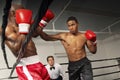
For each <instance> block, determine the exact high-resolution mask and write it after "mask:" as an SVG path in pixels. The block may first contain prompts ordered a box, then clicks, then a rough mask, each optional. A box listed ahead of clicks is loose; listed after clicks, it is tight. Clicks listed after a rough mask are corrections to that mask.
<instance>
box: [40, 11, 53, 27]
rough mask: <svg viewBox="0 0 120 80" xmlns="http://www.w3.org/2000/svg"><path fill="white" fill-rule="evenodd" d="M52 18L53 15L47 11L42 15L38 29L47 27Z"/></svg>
mask: <svg viewBox="0 0 120 80" xmlns="http://www.w3.org/2000/svg"><path fill="white" fill-rule="evenodd" d="M53 18H54V13H53V12H52V11H51V10H50V9H48V10H47V12H46V14H45V15H44V17H43V18H42V20H41V21H40V23H39V26H40V27H42V28H43V27H45V26H46V25H47V23H48V22H49V21H50V20H52V19H53Z"/></svg>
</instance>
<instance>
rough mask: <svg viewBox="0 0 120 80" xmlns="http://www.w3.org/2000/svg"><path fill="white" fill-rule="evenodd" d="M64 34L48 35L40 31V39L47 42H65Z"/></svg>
mask: <svg viewBox="0 0 120 80" xmlns="http://www.w3.org/2000/svg"><path fill="white" fill-rule="evenodd" d="M62 34H64V33H58V34H55V35H48V34H47V33H45V32H43V31H42V30H41V31H40V37H41V38H42V39H44V40H46V41H57V40H63V39H62Z"/></svg>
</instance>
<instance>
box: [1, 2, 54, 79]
mask: <svg viewBox="0 0 120 80" xmlns="http://www.w3.org/2000/svg"><path fill="white" fill-rule="evenodd" d="M48 13H49V14H48ZM53 17H54V14H53V13H52V12H50V11H47V13H46V14H45V16H44V17H43V18H42V20H43V21H44V20H45V19H48V21H50V20H51V19H52V18H53ZM31 19H32V11H31V10H28V9H24V8H23V7H22V6H21V5H17V4H12V6H11V9H10V12H9V17H8V24H7V27H6V30H5V37H6V40H5V44H6V45H7V46H8V47H9V49H10V50H11V51H12V53H13V54H14V55H15V57H17V56H18V53H19V51H20V48H21V44H22V43H23V41H24V40H25V37H26V34H28V33H29V28H30V25H31ZM43 21H41V22H40V24H45V23H44V22H43ZM36 30H37V29H36ZM1 33H2V30H1V28H0V34H1ZM36 36H38V34H36V33H34V34H33V37H36ZM23 54H24V55H23V57H22V59H21V60H20V63H19V64H18V65H17V67H16V72H17V75H18V79H19V80H49V79H50V77H49V75H48V72H47V70H46V68H45V67H44V65H43V64H42V63H41V62H40V61H39V57H38V55H37V51H36V47H35V44H34V42H33V40H32V38H31V40H30V41H29V43H28V45H27V47H26V48H25V51H24V53H23Z"/></svg>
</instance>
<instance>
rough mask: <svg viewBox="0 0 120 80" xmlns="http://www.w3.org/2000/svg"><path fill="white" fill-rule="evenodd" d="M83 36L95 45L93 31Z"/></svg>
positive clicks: (88, 31)
mask: <svg viewBox="0 0 120 80" xmlns="http://www.w3.org/2000/svg"><path fill="white" fill-rule="evenodd" d="M85 36H86V38H87V39H88V40H90V41H92V42H94V43H95V45H96V34H95V33H94V32H93V31H91V30H87V31H86V33H85Z"/></svg>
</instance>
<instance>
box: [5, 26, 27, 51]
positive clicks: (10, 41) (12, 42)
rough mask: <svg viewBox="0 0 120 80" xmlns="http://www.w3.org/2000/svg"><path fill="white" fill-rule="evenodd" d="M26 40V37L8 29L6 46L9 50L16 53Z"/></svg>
mask: <svg viewBox="0 0 120 80" xmlns="http://www.w3.org/2000/svg"><path fill="white" fill-rule="evenodd" d="M24 39H25V35H22V34H21V35H20V34H17V33H16V32H15V31H14V30H12V29H11V28H10V29H7V32H6V44H7V45H8V47H9V48H11V49H12V50H14V51H18V50H19V49H20V47H21V44H22V42H23V41H24Z"/></svg>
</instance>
